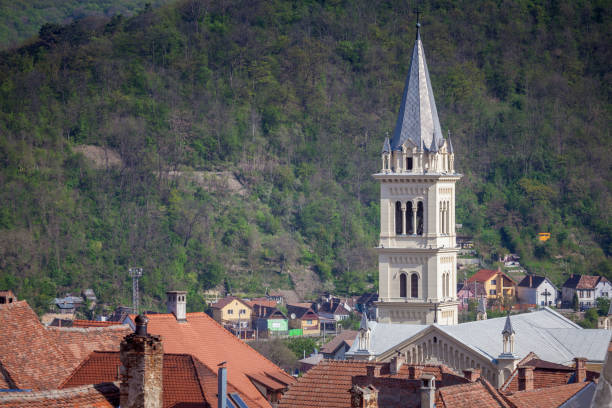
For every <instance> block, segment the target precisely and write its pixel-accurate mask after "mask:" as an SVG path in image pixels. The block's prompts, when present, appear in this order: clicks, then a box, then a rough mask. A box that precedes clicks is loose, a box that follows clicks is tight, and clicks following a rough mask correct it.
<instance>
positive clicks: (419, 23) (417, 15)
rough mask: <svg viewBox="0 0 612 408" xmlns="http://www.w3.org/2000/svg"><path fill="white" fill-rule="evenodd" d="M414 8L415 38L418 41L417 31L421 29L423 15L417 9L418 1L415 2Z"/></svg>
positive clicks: (418, 34)
mask: <svg viewBox="0 0 612 408" xmlns="http://www.w3.org/2000/svg"><path fill="white" fill-rule="evenodd" d="M415 3H416V7H415V8H414V13H415V14H416V29H417V31H416V38H417V39H418V38H419V37H420V33H419V29H420V28H421V22H420V21H421V14H422V13H423V12H422V11H421V10H420V9H419V1H418V0H417V1H416V2H415Z"/></svg>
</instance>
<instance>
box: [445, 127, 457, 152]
mask: <svg viewBox="0 0 612 408" xmlns="http://www.w3.org/2000/svg"><path fill="white" fill-rule="evenodd" d="M446 140H448V152H449V153H453V154H454V153H455V150H454V149H453V142H452V141H451V137H450V130H449V131H448V137H447V138H446Z"/></svg>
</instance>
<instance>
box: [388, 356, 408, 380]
mask: <svg viewBox="0 0 612 408" xmlns="http://www.w3.org/2000/svg"><path fill="white" fill-rule="evenodd" d="M404 363H405V361H404V357H403V356H402V355H401V354H398V355H397V356H395V357H393V358H392V359H391V361H390V362H389V374H392V375H393V374H397V373H399V371H400V369H401V368H402V365H404Z"/></svg>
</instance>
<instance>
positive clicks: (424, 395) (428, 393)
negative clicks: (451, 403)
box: [421, 373, 436, 408]
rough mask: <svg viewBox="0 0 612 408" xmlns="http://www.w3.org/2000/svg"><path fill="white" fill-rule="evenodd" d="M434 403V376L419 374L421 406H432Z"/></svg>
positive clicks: (430, 407) (424, 407)
mask: <svg viewBox="0 0 612 408" xmlns="http://www.w3.org/2000/svg"><path fill="white" fill-rule="evenodd" d="M435 404H436V376H435V375H433V374H429V373H425V374H423V375H421V408H434V406H435Z"/></svg>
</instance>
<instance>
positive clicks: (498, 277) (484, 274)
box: [466, 269, 516, 300]
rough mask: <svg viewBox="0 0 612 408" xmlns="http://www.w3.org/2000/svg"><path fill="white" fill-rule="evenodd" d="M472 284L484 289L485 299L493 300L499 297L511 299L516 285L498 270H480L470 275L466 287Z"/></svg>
mask: <svg viewBox="0 0 612 408" xmlns="http://www.w3.org/2000/svg"><path fill="white" fill-rule="evenodd" d="M474 284H477V285H480V286H482V287H484V289H485V293H486V294H487V298H489V299H491V300H493V299H497V298H501V297H506V298H513V297H515V295H516V283H515V282H514V281H513V280H512V278H510V277H509V276H508V275H506V274H505V273H504V272H502V271H501V270H500V269H497V270H491V269H481V270H479V271H478V272H476V273H475V274H474V275H472V276H471V277H470V278H469V279H468V280H467V282H466V285H467V286H468V287H469V286H474Z"/></svg>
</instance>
